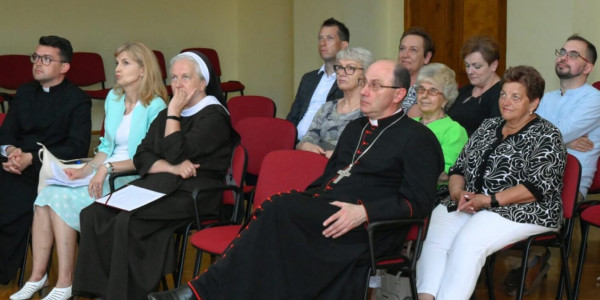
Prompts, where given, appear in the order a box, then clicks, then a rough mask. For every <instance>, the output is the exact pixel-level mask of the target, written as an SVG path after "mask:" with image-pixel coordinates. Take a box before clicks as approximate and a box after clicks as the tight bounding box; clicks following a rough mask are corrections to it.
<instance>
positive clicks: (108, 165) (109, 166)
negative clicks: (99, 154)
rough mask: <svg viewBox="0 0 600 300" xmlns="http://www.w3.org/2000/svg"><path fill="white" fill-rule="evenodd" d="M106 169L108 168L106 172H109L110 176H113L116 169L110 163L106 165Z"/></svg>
mask: <svg viewBox="0 0 600 300" xmlns="http://www.w3.org/2000/svg"><path fill="white" fill-rule="evenodd" d="M104 167H106V170H108V174H112V173H113V172H114V171H115V167H113V165H112V164H111V163H109V162H107V163H104Z"/></svg>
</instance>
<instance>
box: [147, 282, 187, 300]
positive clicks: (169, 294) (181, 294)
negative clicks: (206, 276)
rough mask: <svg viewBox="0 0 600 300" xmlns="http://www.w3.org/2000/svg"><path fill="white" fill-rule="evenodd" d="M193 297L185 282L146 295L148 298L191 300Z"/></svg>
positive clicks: (150, 299)
mask: <svg viewBox="0 0 600 300" xmlns="http://www.w3.org/2000/svg"><path fill="white" fill-rule="evenodd" d="M193 299H195V297H194V293H192V289H190V287H189V286H187V284H184V285H183V286H180V287H178V288H176V289H173V290H169V291H166V292H162V293H152V294H150V295H148V300H193Z"/></svg>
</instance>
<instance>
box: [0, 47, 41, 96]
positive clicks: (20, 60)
mask: <svg viewBox="0 0 600 300" xmlns="http://www.w3.org/2000/svg"><path fill="white" fill-rule="evenodd" d="M32 68H33V65H32V64H31V60H30V57H29V55H21V54H9V55H0V88H4V89H7V90H16V89H17V88H18V87H19V86H20V85H22V84H23V83H26V82H29V81H32V80H33V72H32Z"/></svg>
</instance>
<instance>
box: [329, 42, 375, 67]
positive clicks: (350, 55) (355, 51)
mask: <svg viewBox="0 0 600 300" xmlns="http://www.w3.org/2000/svg"><path fill="white" fill-rule="evenodd" d="M335 58H336V59H337V60H340V59H347V60H354V61H357V62H360V64H361V67H362V68H363V69H365V71H366V70H367V69H368V68H369V66H370V65H371V64H372V63H373V54H371V51H369V50H367V49H365V48H360V47H353V48H350V47H348V48H346V49H342V50H340V51H339V52H338V53H337V55H336V56H335Z"/></svg>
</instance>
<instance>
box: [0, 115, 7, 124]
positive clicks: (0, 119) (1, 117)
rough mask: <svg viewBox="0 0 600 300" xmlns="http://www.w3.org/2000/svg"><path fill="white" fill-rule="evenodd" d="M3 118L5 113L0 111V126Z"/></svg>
mask: <svg viewBox="0 0 600 300" xmlns="http://www.w3.org/2000/svg"><path fill="white" fill-rule="evenodd" d="M4 118H6V113H0V126H2V123H4Z"/></svg>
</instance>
